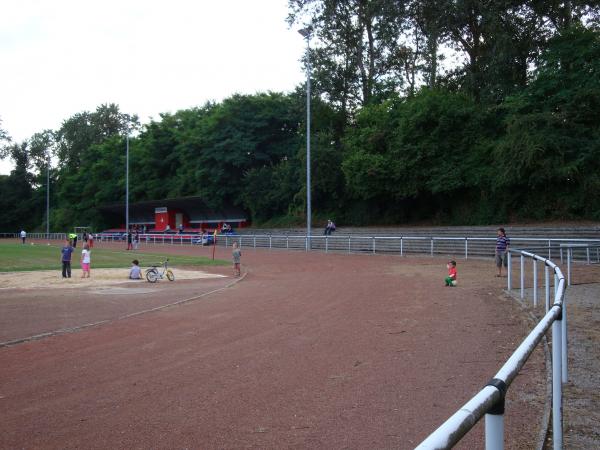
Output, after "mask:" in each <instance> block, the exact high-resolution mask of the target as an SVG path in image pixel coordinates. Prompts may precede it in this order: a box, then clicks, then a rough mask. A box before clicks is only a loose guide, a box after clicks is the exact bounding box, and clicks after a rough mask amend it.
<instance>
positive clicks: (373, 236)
mask: <svg viewBox="0 0 600 450" xmlns="http://www.w3.org/2000/svg"><path fill="white" fill-rule="evenodd" d="M373 254H375V236H373Z"/></svg>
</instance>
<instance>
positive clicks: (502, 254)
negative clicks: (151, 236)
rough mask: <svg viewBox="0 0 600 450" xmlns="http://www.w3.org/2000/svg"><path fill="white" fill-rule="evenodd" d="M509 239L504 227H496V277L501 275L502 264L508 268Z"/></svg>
mask: <svg viewBox="0 0 600 450" xmlns="http://www.w3.org/2000/svg"><path fill="white" fill-rule="evenodd" d="M509 246H510V239H509V238H508V237H507V236H506V231H505V230H504V228H498V237H497V238H496V255H495V256H496V267H498V274H497V275H496V276H497V277H501V276H502V266H504V267H505V268H506V269H507V270H508V247H509Z"/></svg>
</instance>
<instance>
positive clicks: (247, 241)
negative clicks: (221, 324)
mask: <svg viewBox="0 0 600 450" xmlns="http://www.w3.org/2000/svg"><path fill="white" fill-rule="evenodd" d="M94 236H95V238H96V240H97V241H101V242H126V236H125V234H124V233H97V234H94ZM209 236H210V238H212V235H209ZM27 237H28V239H52V240H56V239H59V240H60V239H65V238H66V235H65V233H51V234H50V235H49V236H47V235H46V233H29V234H28V235H27ZM0 238H14V239H18V238H19V235H18V233H4V234H0ZM200 238H201V237H200V235H198V234H176V233H168V234H165V233H147V234H140V235H139V244H140V245H141V246H144V245H199V244H200V242H201V241H200ZM233 242H237V243H238V244H239V245H240V246H241V247H246V248H249V247H250V248H268V249H287V250H302V251H307V250H309V249H308V242H309V240H308V239H307V237H306V235H292V234H279V235H277V234H241V235H237V234H231V235H228V234H219V235H217V241H216V244H217V245H218V246H225V247H230V246H231V245H232V244H233ZM495 243H496V238H495V237H489V238H488V237H468V236H465V237H462V236H461V237H458V236H457V237H448V236H444V237H441V236H439V237H438V236H367V235H358V234H348V235H332V236H323V235H318V236H311V237H310V245H311V248H310V250H314V251H324V252H326V253H327V252H344V253H372V254H397V255H400V256H405V255H410V254H429V255H431V256H435V255H449V256H452V257H454V258H459V257H462V258H469V257H477V256H484V257H487V256H493V254H494V247H495ZM511 243H512V245H513V246H518V247H520V248H529V249H531V248H535V249H536V253H537V254H538V255H547V258H548V259H552V258H558V257H559V256H560V260H561V262H563V257H564V256H566V252H567V248H569V249H570V250H569V251H570V255H571V261H575V260H582V259H586V260H587V261H588V263H589V262H590V261H597V262H600V239H581V238H578V239H564V238H559V239H553V238H535V237H513V238H511Z"/></svg>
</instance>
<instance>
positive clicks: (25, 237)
mask: <svg viewBox="0 0 600 450" xmlns="http://www.w3.org/2000/svg"><path fill="white" fill-rule="evenodd" d="M25 239H27V233H26V232H25V230H21V241H22V243H23V244H25Z"/></svg>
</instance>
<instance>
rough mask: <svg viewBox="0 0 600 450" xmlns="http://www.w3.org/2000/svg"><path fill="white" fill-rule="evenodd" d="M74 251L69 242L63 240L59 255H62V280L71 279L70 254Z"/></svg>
mask: <svg viewBox="0 0 600 450" xmlns="http://www.w3.org/2000/svg"><path fill="white" fill-rule="evenodd" d="M74 251H75V249H74V248H73V247H71V241H69V240H68V239H67V240H65V245H64V247H63V248H61V249H60V253H61V255H62V257H61V262H62V277H63V278H71V254H72V253H73V252H74Z"/></svg>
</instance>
